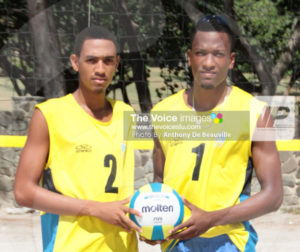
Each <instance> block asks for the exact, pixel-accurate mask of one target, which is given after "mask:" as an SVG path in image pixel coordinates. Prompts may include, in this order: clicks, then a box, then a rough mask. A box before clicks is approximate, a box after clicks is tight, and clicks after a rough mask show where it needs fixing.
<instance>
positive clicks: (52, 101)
mask: <svg viewBox="0 0 300 252" xmlns="http://www.w3.org/2000/svg"><path fill="white" fill-rule="evenodd" d="M71 95H72V94H67V95H64V96H62V97H56V98H50V99H48V100H46V101H44V102H42V103H39V104H37V105H36V106H37V107H45V106H55V105H56V106H60V105H62V104H64V103H67V102H68V101H69V100H70V98H71Z"/></svg>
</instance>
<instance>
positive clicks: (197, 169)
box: [192, 143, 205, 180]
mask: <svg viewBox="0 0 300 252" xmlns="http://www.w3.org/2000/svg"><path fill="white" fill-rule="evenodd" d="M204 147H205V144H204V143H202V144H200V145H198V146H197V147H195V148H193V149H192V152H193V153H196V154H197V159H196V164H195V167H194V171H193V177H192V180H198V179H199V174H200V167H201V163H202V158H203V153H204Z"/></svg>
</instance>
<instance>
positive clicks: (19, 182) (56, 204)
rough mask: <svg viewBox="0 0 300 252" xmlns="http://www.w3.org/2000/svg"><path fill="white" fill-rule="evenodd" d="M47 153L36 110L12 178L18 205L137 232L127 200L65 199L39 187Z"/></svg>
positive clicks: (45, 135) (41, 119) (41, 118)
mask: <svg viewBox="0 0 300 252" xmlns="http://www.w3.org/2000/svg"><path fill="white" fill-rule="evenodd" d="M48 153H49V131H48V126H47V123H46V120H45V118H44V116H43V114H42V113H41V111H40V110H38V109H35V111H34V113H33V116H32V119H31V122H30V126H29V132H28V138H27V141H26V144H25V147H24V149H23V151H22V154H21V157H20V161H19V165H18V168H17V173H16V178H15V188H14V193H15V198H16V201H17V203H18V204H19V205H23V206H27V207H30V208H35V209H38V210H42V211H45V212H50V213H54V214H60V215H75V216H79V215H89V216H94V217H97V218H99V219H101V220H102V221H105V222H108V223H110V224H113V225H118V226H120V227H122V228H124V229H125V230H127V231H129V230H130V229H131V228H133V229H135V230H136V231H138V232H140V231H141V230H140V228H139V227H138V226H137V225H135V223H134V222H132V221H131V220H130V219H129V218H128V217H127V216H126V213H128V212H129V213H132V214H137V215H139V213H138V212H137V211H136V210H133V209H129V208H128V207H127V206H125V204H127V203H128V202H129V198H128V199H125V200H121V201H115V202H97V201H90V200H83V199H76V198H71V197H67V196H64V195H61V194H58V193H54V192H51V191H49V190H46V189H44V188H42V187H40V186H39V181H40V178H41V176H42V173H43V169H44V165H45V163H46V161H47V158H48Z"/></svg>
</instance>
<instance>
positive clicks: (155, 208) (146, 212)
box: [129, 183, 184, 240]
mask: <svg viewBox="0 0 300 252" xmlns="http://www.w3.org/2000/svg"><path fill="white" fill-rule="evenodd" d="M129 206H130V208H134V209H136V210H138V211H140V212H141V213H142V217H138V216H135V215H132V214H130V218H131V219H132V220H133V221H134V222H135V223H136V224H137V225H138V226H139V227H141V228H142V234H141V236H143V237H145V238H147V239H149V240H164V239H165V238H166V237H167V236H169V231H170V230H171V229H172V228H174V227H175V226H177V225H178V224H180V223H181V222H182V219H183V215H184V207H183V203H182V200H181V198H180V196H179V195H178V193H177V192H176V191H175V190H174V189H173V188H171V187H170V186H168V185H165V184H161V183H151V184H147V185H144V186H142V187H141V188H140V189H139V190H137V191H136V193H135V194H134V195H133V197H132V199H131V202H130V205H129Z"/></svg>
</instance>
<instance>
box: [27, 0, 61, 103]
mask: <svg viewBox="0 0 300 252" xmlns="http://www.w3.org/2000/svg"><path fill="white" fill-rule="evenodd" d="M27 8H28V13H29V17H30V20H29V22H30V28H31V29H30V30H31V37H32V41H33V44H34V49H35V55H36V58H37V63H38V66H39V67H38V68H37V71H38V77H39V78H38V80H39V82H37V83H36V87H35V88H36V89H37V90H38V93H41V92H42V94H43V95H44V96H45V97H46V98H52V97H59V96H63V95H64V93H65V91H64V89H65V87H64V76H63V75H62V72H61V69H62V66H61V62H60V60H59V58H60V53H59V43H58V39H57V34H56V33H55V32H53V31H55V30H56V29H55V25H54V21H53V16H52V11H51V9H50V8H49V1H47V0H42V1H35V0H27Z"/></svg>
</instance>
